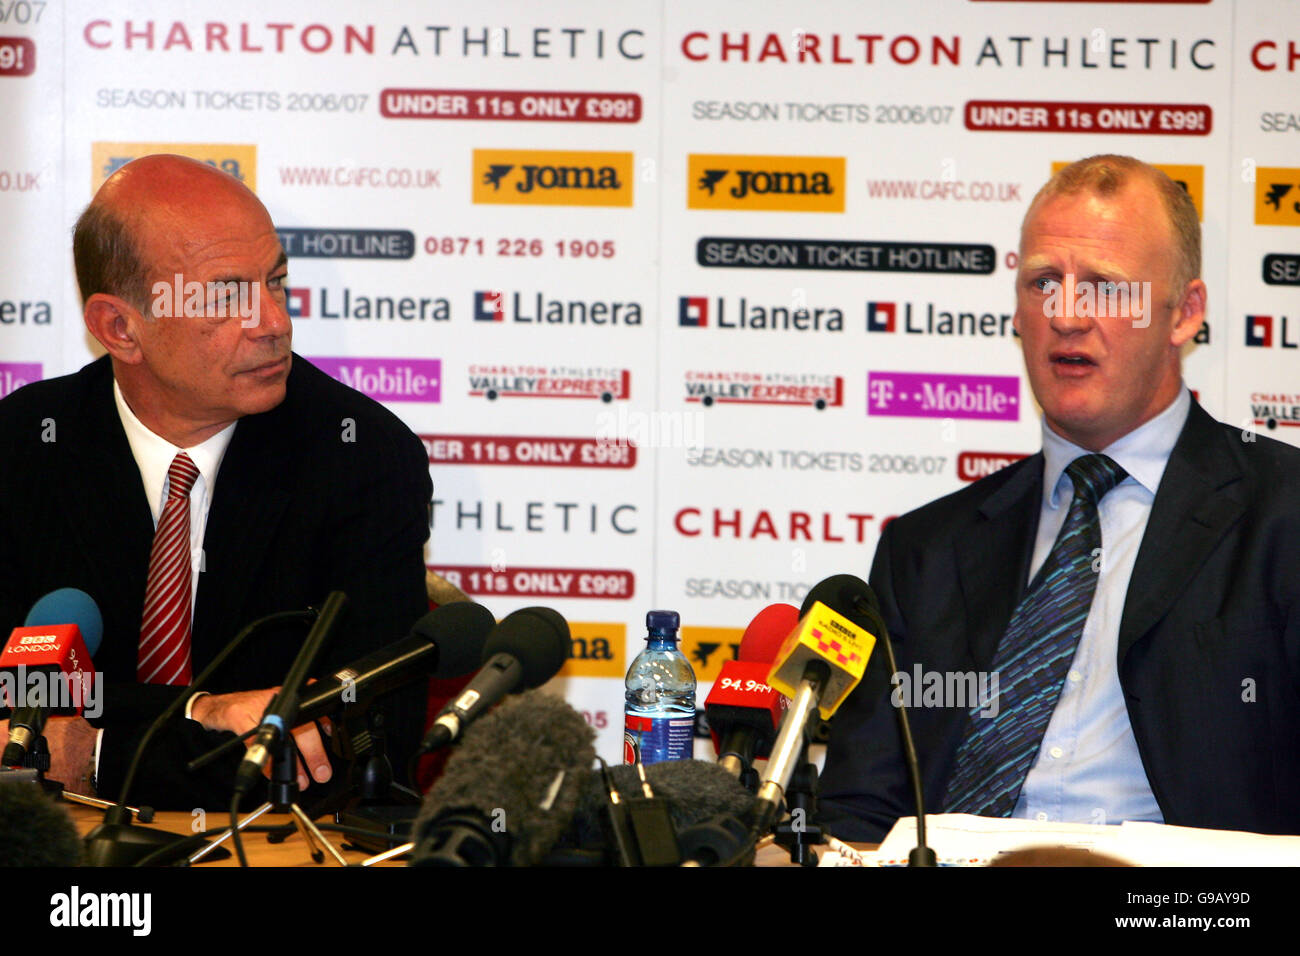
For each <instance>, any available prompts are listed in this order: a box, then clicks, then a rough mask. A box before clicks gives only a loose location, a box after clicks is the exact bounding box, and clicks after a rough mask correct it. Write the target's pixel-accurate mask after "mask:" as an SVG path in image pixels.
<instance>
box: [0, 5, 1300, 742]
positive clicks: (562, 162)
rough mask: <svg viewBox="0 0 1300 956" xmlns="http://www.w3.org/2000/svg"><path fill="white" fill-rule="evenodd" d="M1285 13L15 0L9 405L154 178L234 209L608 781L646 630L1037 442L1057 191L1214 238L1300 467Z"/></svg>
mask: <svg viewBox="0 0 1300 956" xmlns="http://www.w3.org/2000/svg"><path fill="white" fill-rule="evenodd" d="M1297 89H1300V5H1297V4H1296V3H1288V2H1277V0H1237V2H1231V0H1212V2H1149V3H1144V2H1111V3H1105V2H1099V3H1069V2H1064V3H1050V2H1009V0H1008V2H997V0H929V2H918V3H913V4H893V3H889V4H887V3H883V2H872V3H861V2H850V0H841V2H821V3H802V4H791V3H776V2H766V3H763V2H753V0H745V2H712V0H711V2H703V3H701V2H698V0H696V2H680V0H662V2H642V3H634V2H629V3H610V2H607V0H602V2H580V0H563V2H552V3H547V4H525V3H505V2H488V0H484V2H478V3H474V4H429V3H415V2H401V3H396V2H395V3H385V4H353V3H340V2H311V3H307V2H295V0H271V2H223V3H197V2H191V3H175V2H167V3H163V2H140V3H134V2H133V3H125V2H87V0H70V2H67V3H52V2H40V0H0V129H2V130H3V134H2V135H0V243H2V244H3V248H4V250H5V252H4V261H3V265H2V266H0V394H7V393H8V392H10V391H12V390H13V389H14V388H17V387H19V386H20V385H21V384H22V383H24V382H30V381H34V380H37V379H41V378H49V377H51V376H55V375H60V374H64V373H67V372H70V371H73V370H75V369H77V368H79V367H80V366H81V365H83V364H84V363H85V362H87V361H88V360H90V359H91V358H92V357H93V356H95V355H96V354H98V353H97V349H96V347H95V346H94V345H93V342H92V340H90V338H89V337H88V336H87V334H86V332H85V330H84V327H83V325H82V322H81V317H80V308H79V304H78V299H77V291H76V287H75V282H74V279H73V271H72V263H71V254H70V229H71V226H72V223H73V222H74V221H75V219H76V216H77V215H78V213H79V212H80V210H81V209H82V208H83V207H84V205H85V204H86V202H87V201H88V200H89V199H90V197H91V195H92V194H93V192H94V190H95V189H96V188H97V187H98V186H99V184H100V183H101V182H103V180H104V179H105V177H106V176H108V175H109V174H111V173H112V171H113V170H115V169H117V168H118V167H120V166H121V165H122V164H123V163H125V162H127V161H128V160H130V159H132V158H134V157H136V156H140V155H143V154H146V153H151V152H159V151H166V152H173V153H183V154H186V155H190V156H193V157H197V158H199V159H202V160H205V161H208V162H211V163H213V164H215V165H216V166H218V167H219V168H221V169H224V170H226V171H228V172H229V173H230V174H231V175H234V176H237V177H239V178H240V179H241V180H243V181H244V182H245V183H246V184H247V185H248V186H249V187H250V188H252V189H254V190H255V191H256V192H257V193H258V195H259V196H260V197H261V198H262V200H263V202H264V203H265V204H266V206H267V208H268V209H269V210H270V212H271V215H272V216H273V218H274V220H275V222H276V224H277V226H278V227H279V228H280V229H281V230H282V234H283V243H284V246H285V249H286V251H287V252H288V254H289V257H290V269H291V271H290V284H291V286H292V288H291V290H290V293H289V303H290V309H291V312H292V314H293V315H294V317H295V323H294V324H295V328H294V347H295V348H296V349H297V351H298V352H299V353H300V354H302V355H304V356H307V357H308V358H310V359H311V361H313V362H315V363H316V364H318V365H319V366H320V367H321V368H323V369H325V370H326V371H328V372H329V373H330V374H331V375H334V376H336V377H338V378H340V379H342V380H343V381H345V382H347V383H348V384H350V385H352V386H354V387H356V388H358V389H360V390H361V391H363V392H365V393H366V394H368V395H371V396H372V397H374V398H376V399H377V400H379V401H381V402H383V403H384V404H386V405H387V406H388V407H389V408H391V409H392V410H393V411H394V412H396V413H397V414H398V415H399V416H401V418H402V419H403V420H404V421H406V422H407V424H409V425H410V427H411V428H412V429H413V430H414V431H416V432H417V433H418V434H420V435H421V436H422V437H423V438H424V440H425V442H426V445H427V447H428V451H429V460H430V470H431V472H432V474H433V478H434V488H435V498H436V501H435V505H434V514H433V532H432V540H431V544H430V550H429V553H428V562H429V566H430V567H431V568H433V569H435V570H437V571H438V572H440V573H441V574H443V575H445V576H446V577H448V578H450V579H452V580H453V581H455V582H457V583H458V584H459V585H460V587H461V588H463V589H464V590H465V591H467V592H469V593H470V594H471V595H473V596H475V597H476V598H477V599H479V600H481V601H483V602H484V603H485V604H487V605H488V607H489V608H491V609H492V611H493V612H494V613H495V614H496V615H497V616H498V617H502V616H504V615H505V614H506V613H508V612H509V611H511V610H513V609H515V608H517V607H520V606H524V605H530V604H546V605H551V606H554V607H555V608H557V609H558V610H559V611H561V612H562V613H563V614H564V615H565V617H567V618H568V619H569V620H570V621H572V622H574V623H573V634H574V642H573V651H574V653H573V659H572V660H571V661H570V663H569V664H568V665H567V667H566V670H565V671H564V676H563V678H562V680H563V689H564V692H565V693H566V694H567V696H568V697H569V699H570V701H571V702H572V703H573V704H574V705H575V706H577V707H578V708H579V709H581V710H583V711H584V712H585V713H586V715H587V716H588V719H589V720H590V721H591V722H592V724H593V725H594V726H595V727H596V728H597V729H598V731H599V749H600V752H601V753H602V754H604V755H605V756H607V757H610V758H617V757H618V756H619V755H620V752H621V747H620V739H621V737H620V730H619V728H620V726H621V707H622V704H621V700H622V688H621V684H620V679H621V677H622V675H623V674H624V673H625V671H626V669H627V666H628V664H629V662H630V660H631V657H632V655H634V654H635V653H636V652H637V650H638V648H639V647H640V646H641V644H642V639H643V636H644V630H643V626H642V622H643V618H644V614H645V611H646V610H648V609H649V608H652V607H669V608H675V609H677V610H679V611H680V612H681V615H682V621H683V625H684V628H683V633H684V644H685V649H686V651H687V653H688V654H689V655H690V656H691V658H692V660H693V662H694V664H695V667H696V671H697V673H698V675H699V677H700V680H701V683H702V687H701V700H702V699H703V694H704V692H705V691H706V690H707V685H708V682H709V681H710V680H711V679H712V678H713V677H714V675H716V673H717V671H718V668H719V667H720V665H721V662H722V661H723V660H724V659H726V658H727V657H730V656H731V655H732V654H734V651H735V647H736V644H737V642H738V640H739V636H740V633H741V629H743V627H744V626H745V624H746V623H747V622H748V621H749V619H750V618H751V617H752V616H753V615H754V614H755V613H756V612H757V611H758V610H759V609H760V608H762V607H764V606H766V605H768V604H771V603H773V602H788V603H792V604H795V605H798V604H799V602H800V600H801V599H802V597H803V596H804V594H805V593H806V590H807V588H808V587H809V586H810V585H811V584H812V583H814V582H816V581H817V580H819V579H821V578H823V577H825V576H826V575H828V574H831V573H834V572H840V571H850V572H855V573H858V574H865V572H866V571H867V569H868V568H869V566H870V560H871V555H872V552H873V549H874V547H875V544H876V541H877V538H878V535H879V532H880V529H881V526H882V525H883V524H884V522H886V521H887V520H888V519H889V518H890V517H891V516H893V515H896V514H900V513H902V512H904V511H906V510H908V509H910V508H913V507H915V506H917V505H919V504H921V503H923V502H925V501H927V500H929V499H931V498H934V497H936V496H938V495H941V494H944V493H946V492H950V491H953V490H954V489H957V488H959V487H961V486H962V485H963V483H965V482H969V481H973V480H975V479H977V478H979V477H980V476H982V475H984V474H987V473H988V472H989V471H991V470H993V469H996V468H998V467H1000V466H1002V465H1004V464H1005V463H1007V462H1009V461H1011V460H1014V459H1015V458H1017V457H1018V456H1022V455H1025V454H1027V453H1032V452H1033V451H1035V450H1036V448H1037V447H1038V428H1039V425H1038V411H1037V408H1036V407H1035V405H1034V402H1033V398H1032V395H1031V393H1030V391H1029V388H1028V383H1027V382H1026V380H1025V377H1024V374H1023V368H1022V363H1021V357H1020V350H1019V347H1018V342H1017V340H1016V338H1015V337H1014V335H1013V333H1012V328H1011V316H1012V313H1013V311H1014V306H1013V275H1014V269H1015V265H1016V244H1017V237H1018V229H1019V224H1020V219H1021V216H1022V215H1023V213H1024V211H1025V207H1026V204H1027V203H1028V201H1029V199H1030V198H1031V197H1032V195H1033V193H1034V191H1035V190H1036V188H1037V187H1038V186H1039V185H1040V184H1041V183H1042V182H1043V181H1044V180H1045V179H1046V178H1047V177H1048V175H1049V174H1050V173H1051V172H1052V169H1053V167H1054V165H1056V164H1059V163H1061V162H1065V161H1069V160H1073V159H1076V158H1079V157H1082V156H1086V155H1090V154H1094V153H1099V152H1120V153H1131V154H1134V155H1136V156H1139V157H1141V158H1143V159H1146V160H1149V161H1151V162H1153V163H1156V164H1157V165H1160V166H1161V167H1162V168H1164V169H1165V170H1167V171H1168V172H1169V173H1170V175H1171V176H1172V177H1173V178H1174V179H1176V180H1178V181H1179V182H1180V183H1182V184H1183V185H1184V186H1185V187H1186V188H1187V190H1188V192H1189V193H1190V194H1191V196H1192V198H1193V199H1194V200H1195V202H1196V205H1197V208H1198V209H1199V210H1200V212H1201V216H1202V221H1203V226H1204V235H1205V269H1204V276H1205V279H1206V281H1207V283H1208V284H1209V289H1210V296H1209V302H1210V308H1209V322H1208V325H1207V327H1206V330H1205V332H1204V333H1203V335H1202V337H1201V339H1200V340H1199V341H1198V342H1197V343H1196V344H1195V347H1194V348H1192V349H1191V350H1190V353H1189V355H1188V356H1187V358H1186V361H1185V374H1186V378H1187V381H1188V383H1189V384H1190V386H1191V387H1192V388H1193V389H1194V390H1195V391H1196V393H1197V395H1198V396H1199V398H1200V401H1201V402H1202V403H1203V404H1204V405H1205V406H1206V407H1207V408H1208V409H1209V410H1210V411H1211V412H1212V413H1213V414H1214V415H1215V416H1217V417H1219V418H1220V419H1223V420H1226V421H1229V422H1232V423H1234V424H1239V425H1240V427H1241V428H1242V429H1243V432H1244V437H1246V438H1247V439H1248V438H1249V437H1250V434H1249V433H1250V432H1257V433H1258V434H1266V435H1269V436H1271V437H1274V438H1279V439H1282V440H1283V441H1290V442H1292V443H1295V442H1297V441H1300V428H1297V427H1296V426H1297V425H1300V407H1298V406H1300V363H1298V362H1297V357H1298V356H1300V352H1298V351H1297V346H1298V345H1300V311H1298V310H1297V302H1298V301H1300V296H1298V295H1297V292H1298V291H1300V289H1297V285H1300V100H1298V99H1297V96H1296V91H1297Z"/></svg>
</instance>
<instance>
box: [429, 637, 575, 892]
mask: <svg viewBox="0 0 1300 956" xmlns="http://www.w3.org/2000/svg"><path fill="white" fill-rule="evenodd" d="M516 613H518V612H516ZM595 738H596V734H595V731H593V730H592V729H591V727H589V726H588V725H587V721H586V719H585V718H584V717H583V716H582V714H580V713H578V712H577V711H576V710H574V709H573V708H572V707H571V706H569V704H568V703H566V702H565V701H564V700H562V699H561V698H559V697H555V696H553V695H550V694H545V693H543V692H542V691H539V690H531V691H528V692H527V693H524V694H520V695H518V696H515V697H510V698H507V699H506V700H505V701H503V702H502V703H501V705H500V706H498V707H497V708H496V709H495V710H493V711H492V712H491V713H488V714H484V715H483V716H482V717H480V718H479V719H478V720H477V721H475V722H474V723H473V724H471V725H470V726H469V728H468V729H467V730H466V731H465V736H464V739H463V740H462V742H461V743H460V745H459V746H458V747H457V748H456V750H455V752H454V753H453V754H452V756H451V759H450V760H449V761H447V769H446V771H445V772H444V773H443V775H442V779H441V780H439V781H438V783H437V784H436V785H435V786H434V788H433V790H431V791H430V792H429V795H428V796H427V797H425V800H424V805H423V807H421V809H420V815H419V816H418V817H417V818H416V821H415V827H414V829H413V831H412V834H413V838H414V839H415V841H416V843H417V844H419V843H420V842H421V841H422V840H423V839H424V838H425V837H426V836H427V835H429V834H431V833H434V832H436V830H437V828H438V825H439V820H440V819H443V818H446V817H448V816H451V815H455V814H460V813H465V812H468V813H469V814H471V815H473V816H474V817H476V818H478V819H480V820H482V821H483V822H484V823H485V824H486V825H488V826H490V827H492V828H493V829H495V828H496V826H497V825H498V824H499V825H501V826H503V827H504V829H505V833H506V834H508V836H509V843H510V850H509V860H510V865H512V866H531V865H535V864H537V863H539V862H540V861H541V860H542V858H543V857H544V856H545V855H546V854H547V852H549V851H550V849H551V848H552V847H553V846H554V845H555V843H556V841H557V840H558V839H559V838H560V835H561V834H562V833H563V832H564V830H565V828H566V827H567V826H568V825H569V822H570V820H572V818H573V812H574V810H575V808H576V807H577V806H578V798H579V795H580V793H581V791H582V787H583V785H584V784H585V783H586V781H587V777H588V776H589V774H590V771H591V765H592V763H593V761H595V759H596V749H595V746H594V741H595ZM418 855H419V848H418V847H417V857H418ZM413 862H415V863H418V862H419V860H418V859H417V860H414V861H413Z"/></svg>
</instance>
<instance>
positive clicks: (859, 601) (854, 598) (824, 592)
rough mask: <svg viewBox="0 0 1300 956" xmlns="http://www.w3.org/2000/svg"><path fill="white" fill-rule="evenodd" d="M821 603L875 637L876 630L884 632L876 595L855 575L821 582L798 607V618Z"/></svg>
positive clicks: (846, 575)
mask: <svg viewBox="0 0 1300 956" xmlns="http://www.w3.org/2000/svg"><path fill="white" fill-rule="evenodd" d="M818 601H821V602H822V603H823V604H825V605H826V606H827V607H828V608H830V609H831V610H832V611H835V612H837V613H839V614H843V615H844V616H845V617H847V618H849V619H850V620H854V621H856V622H857V623H858V624H860V625H862V626H863V627H866V628H867V629H868V630H871V631H873V633H874V632H875V627H877V626H879V627H880V628H881V630H883V629H884V627H883V624H882V623H881V620H880V600H879V599H878V598H877V597H876V592H875V591H873V590H871V585H869V584H867V582H866V581H864V580H862V579H861V578H860V577H858V576H857V575H856V574H833V575H831V576H830V577H829V578H825V579H823V580H821V581H818V582H817V583H816V584H815V585H813V587H812V589H811V590H810V591H809V592H808V594H807V596H806V597H805V598H804V599H803V604H801V605H800V606H799V617H801V618H802V617H804V616H805V615H806V614H807V613H808V612H809V611H810V610H812V606H813V605H814V604H816V603H817V602H818Z"/></svg>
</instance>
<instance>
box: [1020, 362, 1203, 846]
mask: <svg viewBox="0 0 1300 956" xmlns="http://www.w3.org/2000/svg"><path fill="white" fill-rule="evenodd" d="M1191 406H1192V400H1191V395H1190V393H1189V392H1188V391H1187V388H1186V386H1184V387H1183V388H1182V389H1181V390H1180V391H1179V393H1178V397H1177V398H1176V399H1175V400H1174V401H1173V403H1172V404H1171V405H1170V406H1169V407H1168V408H1166V409H1165V410H1164V411H1163V412H1161V413H1160V414H1159V415H1157V416H1156V417H1155V418H1153V419H1151V420H1150V421H1149V422H1146V423H1145V424H1143V425H1142V426H1140V427H1138V428H1135V429H1134V430H1133V431H1131V432H1129V433H1128V434H1127V435H1125V436H1124V437H1123V438H1121V439H1119V440H1118V441H1116V442H1115V443H1113V444H1112V445H1110V446H1108V447H1107V448H1105V449H1103V450H1102V453H1103V454H1105V455H1109V456H1110V457H1111V458H1113V459H1114V460H1115V461H1116V462H1117V463H1118V464H1119V465H1120V467H1122V468H1123V469H1124V470H1125V471H1127V472H1128V477H1127V478H1125V479H1124V480H1123V481H1122V482H1120V483H1119V484H1118V485H1116V486H1115V488H1113V489H1112V490H1111V491H1110V493H1109V494H1107V495H1106V496H1105V497H1104V498H1102V500H1101V503H1100V504H1099V505H1098V508H1097V511H1098V514H1099V516H1100V518H1101V572H1100V574H1099V576H1098V579H1097V591H1096V593H1095V594H1094V595H1093V599H1092V608H1091V610H1089V612H1088V619H1087V621H1086V622H1085V623H1084V625H1083V634H1082V636H1081V637H1080V638H1079V646H1078V649H1077V650H1076V651H1075V654H1074V660H1073V661H1071V663H1070V669H1069V670H1068V671H1067V672H1066V678H1065V683H1064V685H1063V686H1062V688H1061V696H1060V698H1059V699H1058V700H1057V702H1056V709H1055V710H1054V711H1053V712H1052V719H1051V721H1050V722H1049V723H1048V725H1047V732H1046V733H1045V734H1044V735H1043V745H1042V747H1041V748H1040V750H1039V751H1038V759H1037V761H1035V763H1034V765H1033V767H1031V768H1030V770H1029V775H1028V776H1027V777H1026V778H1025V784H1024V787H1023V788H1021V791H1020V798H1019V799H1018V800H1017V801H1016V806H1015V809H1014V810H1013V811H1012V814H1011V815H1012V816H1014V817H1021V818H1025V819H1030V820H1045V821H1047V820H1050V821H1053V822H1065V823H1120V822H1122V821H1124V820H1150V821H1155V822H1157V823H1162V822H1164V818H1163V817H1162V816H1161V813H1160V807H1159V806H1158V805H1157V804H1156V799H1155V796H1154V795H1153V794H1152V793H1151V785H1150V784H1149V783H1148V782H1147V776H1146V771H1145V770H1143V769H1142V759H1141V757H1140V756H1139V754H1138V748H1137V741H1136V740H1135V739H1134V737H1133V727H1132V725H1131V724H1130V723H1129V719H1128V710H1127V709H1126V708H1125V706H1124V692H1123V690H1122V689H1121V687H1120V684H1119V672H1118V670H1117V655H1118V647H1119V624H1120V618H1121V616H1122V615H1123V613H1124V597H1125V594H1126V593H1127V591H1128V583H1129V578H1130V577H1131V576H1132V574H1133V565H1134V562H1135V561H1136V560H1137V553H1138V547H1139V545H1141V543H1142V535H1143V534H1144V533H1145V532H1146V527H1147V519H1148V518H1149V517H1150V516H1151V504H1152V502H1154V501H1155V496H1156V490H1157V489H1158V488H1159V487H1160V479H1161V477H1162V476H1163V475H1164V472H1165V466H1166V465H1167V464H1168V463H1169V455H1170V453H1171V452H1172V451H1173V450H1174V444H1175V443H1176V442H1177V441H1178V436H1179V434H1180V433H1181V432H1182V430H1183V425H1184V423H1185V422H1186V421H1187V413H1188V411H1189V410H1190V409H1191ZM1042 427H1043V457H1044V459H1045V460H1044V463H1043V503H1042V510H1041V512H1040V514H1039V519H1038V537H1037V539H1036V540H1035V543H1034V555H1033V560H1032V562H1031V564H1030V568H1029V580H1031V581H1032V580H1033V577H1034V574H1035V573H1036V572H1037V571H1038V568H1039V566H1040V565H1041V564H1042V563H1043V562H1044V561H1045V560H1047V555H1048V554H1049V553H1050V552H1051V550H1052V544H1053V543H1054V542H1055V541H1056V535H1057V533H1058V532H1059V531H1060V530H1061V525H1062V524H1063V523H1064V522H1065V515H1066V513H1067V512H1068V511H1069V508H1070V501H1071V499H1072V498H1073V496H1074V486H1073V484H1072V483H1071V481H1070V478H1069V476H1068V475H1066V474H1065V468H1066V466H1067V465H1069V464H1070V462H1072V461H1073V460H1074V459H1076V458H1078V457H1079V456H1080V455H1087V454H1089V452H1088V451H1087V450H1086V449H1084V448H1080V447H1079V446H1078V445H1075V444H1073V443H1071V442H1069V441H1067V440H1066V439H1064V438H1062V437H1061V436H1060V435H1058V434H1056V432H1054V431H1052V429H1051V428H1050V427H1048V425H1047V423H1046V422H1045V421H1044V422H1043V426H1042Z"/></svg>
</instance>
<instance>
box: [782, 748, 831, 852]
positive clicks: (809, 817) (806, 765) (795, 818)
mask: <svg viewBox="0 0 1300 956" xmlns="http://www.w3.org/2000/svg"><path fill="white" fill-rule="evenodd" d="M785 805H786V809H787V810H788V811H789V814H790V815H789V816H788V817H787V818H786V819H784V820H782V821H781V822H780V823H778V824H777V825H776V826H775V827H773V829H772V833H773V835H774V837H775V841H776V844H777V846H781V847H784V848H785V849H786V851H787V852H788V853H789V854H790V862H792V863H798V864H799V865H800V866H816V865H817V852H816V851H815V850H813V849H812V848H813V847H814V846H816V845H817V844H822V843H825V842H826V834H825V832H824V831H823V830H822V828H821V824H819V823H815V822H814V821H815V820H816V819H817V765H816V764H814V763H813V762H812V761H810V760H809V759H808V741H807V740H806V739H805V740H804V743H803V748H802V749H801V751H800V754H799V764H798V766H797V767H795V771H794V773H793V774H792V775H791V777H790V785H789V786H788V787H787V788H786V791H785Z"/></svg>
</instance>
